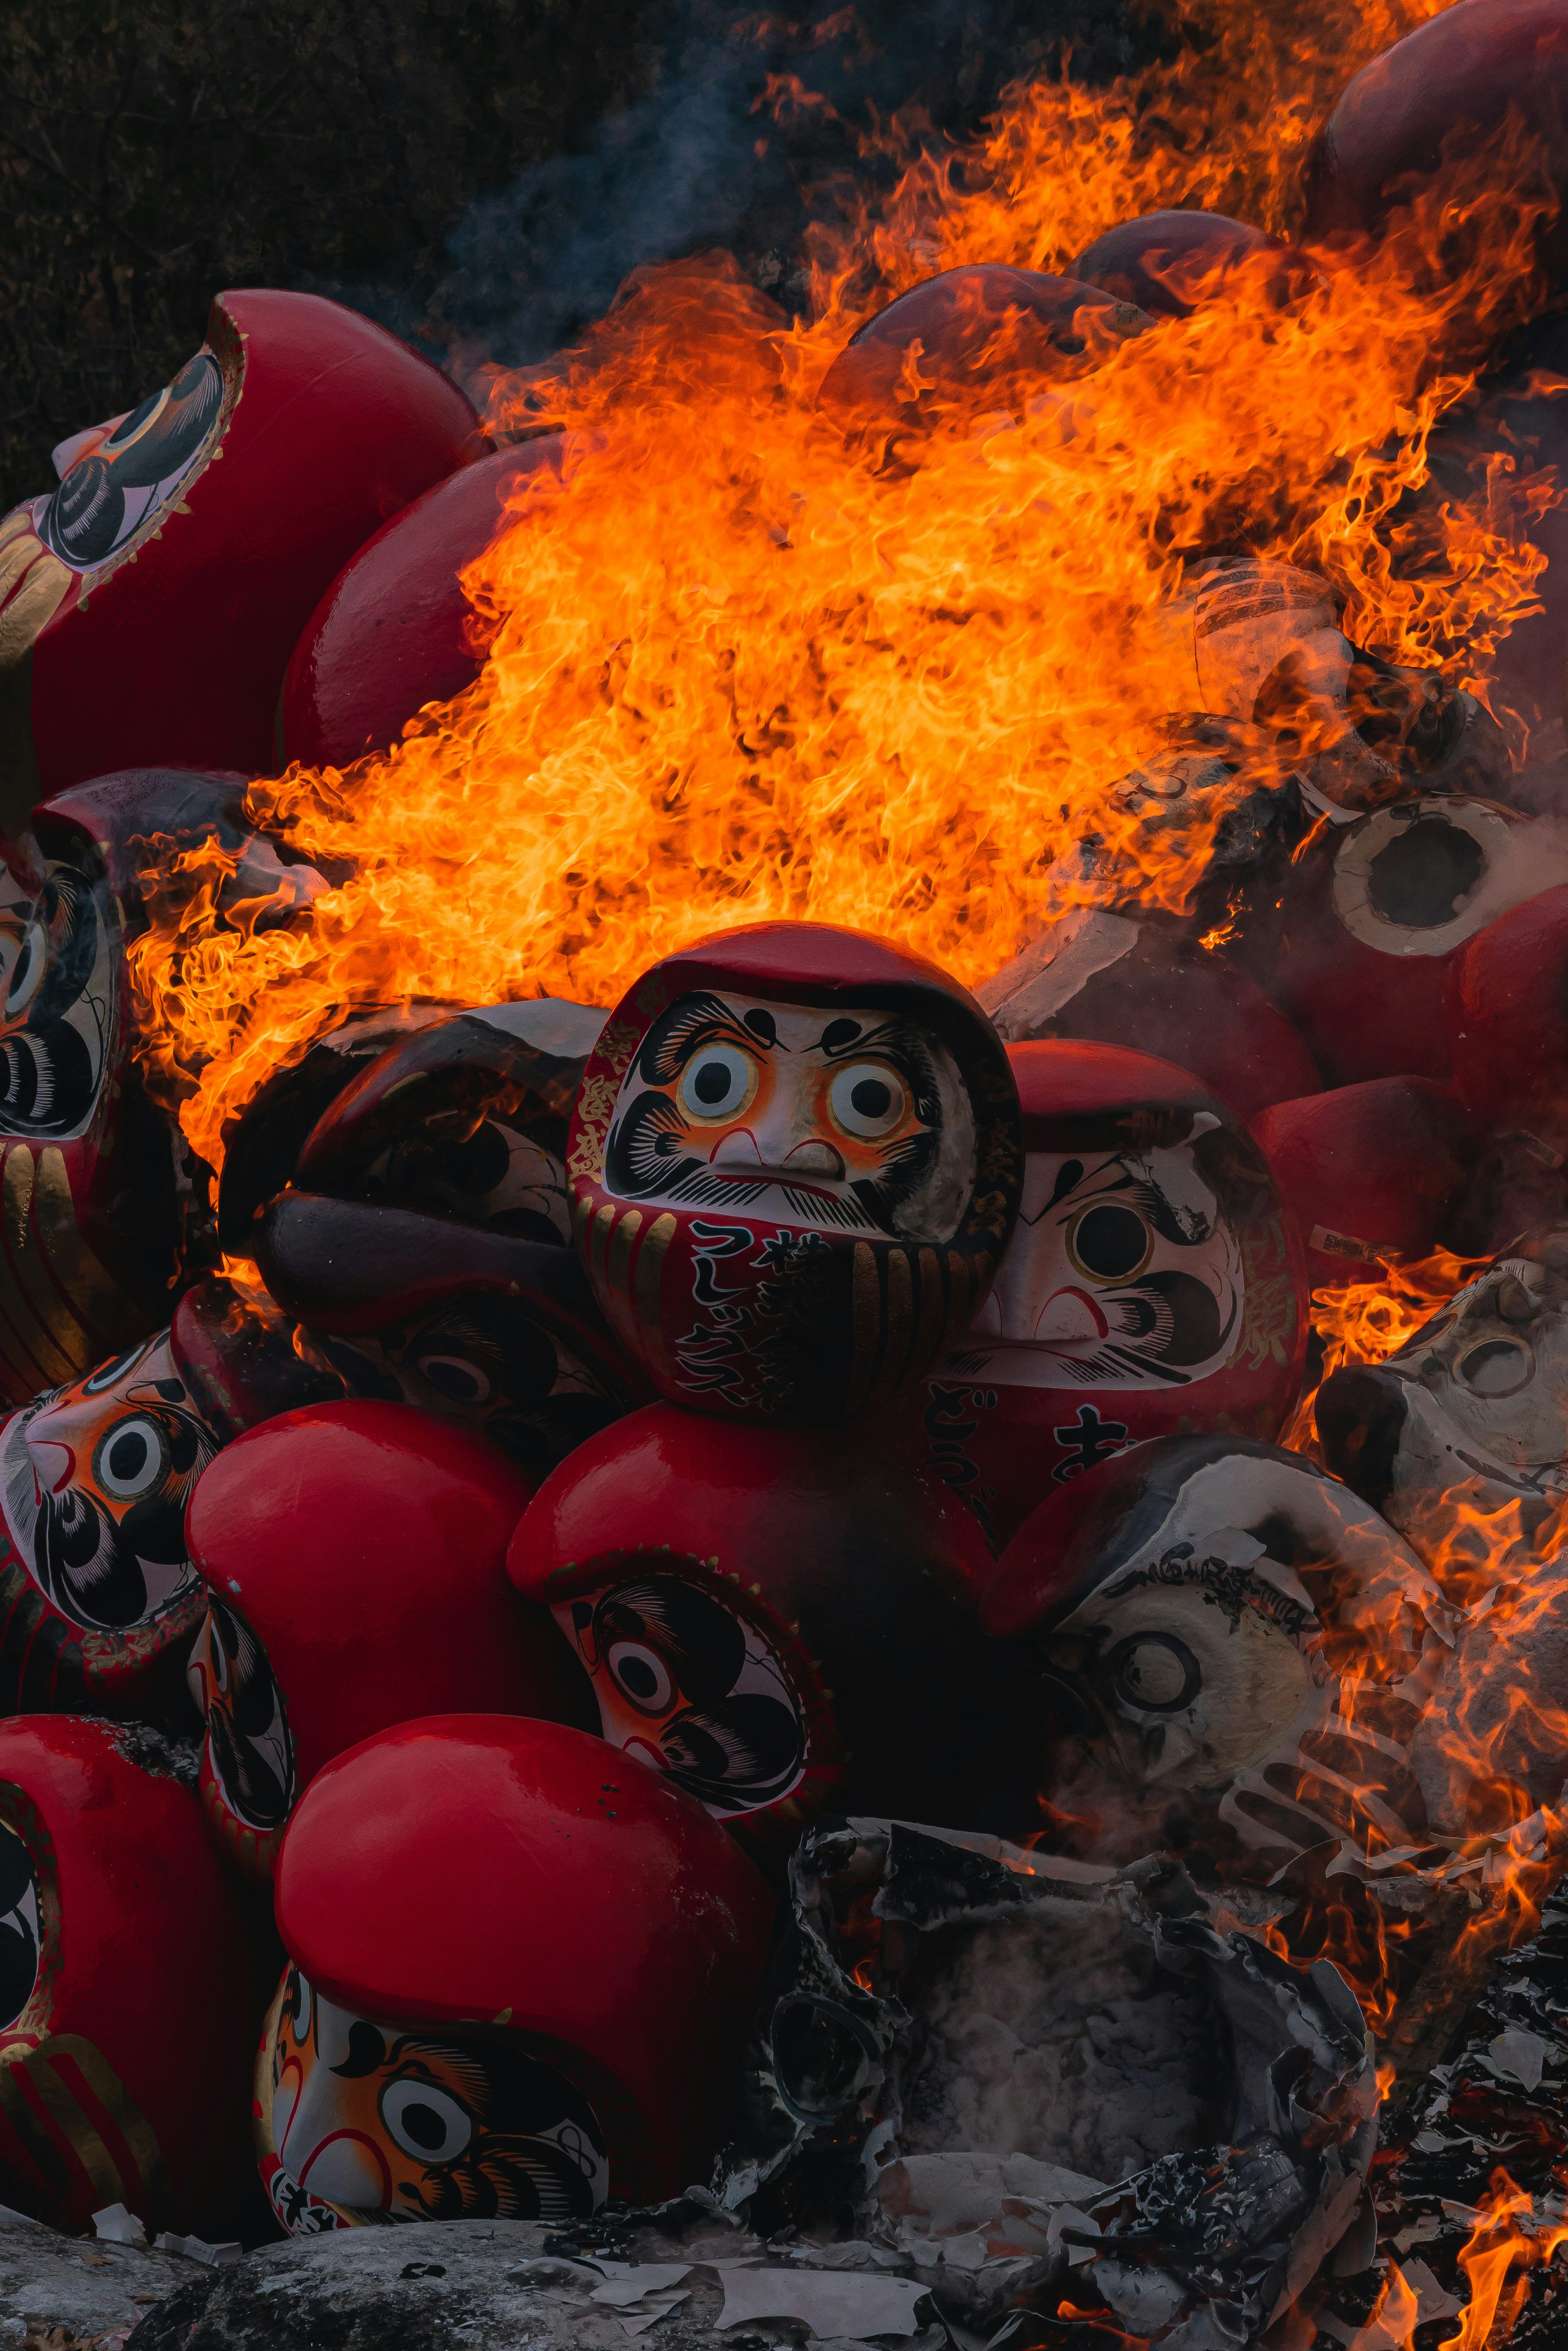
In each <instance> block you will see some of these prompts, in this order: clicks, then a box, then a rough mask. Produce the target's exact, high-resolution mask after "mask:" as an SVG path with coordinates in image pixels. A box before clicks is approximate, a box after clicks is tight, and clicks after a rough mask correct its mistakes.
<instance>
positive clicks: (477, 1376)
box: [419, 1355, 490, 1405]
mask: <svg viewBox="0 0 1568 2351" xmlns="http://www.w3.org/2000/svg"><path fill="white" fill-rule="evenodd" d="M419 1368H420V1371H421V1372H422V1373H423V1376H424V1377H425V1378H426V1379H427V1380H428V1381H429V1382H430V1384H431V1386H432V1387H433V1388H434V1389H436V1390H437V1391H438V1392H439V1394H440V1395H444V1396H445V1397H446V1399H447V1401H448V1402H449V1403H451V1404H466V1405H478V1404H488V1403H489V1401H490V1382H489V1379H488V1377H487V1376H486V1374H485V1373H484V1372H482V1371H481V1370H480V1368H479V1366H478V1364H471V1363H470V1362H469V1360H468V1358H467V1356H466V1355H421V1357H420V1359H419Z"/></svg>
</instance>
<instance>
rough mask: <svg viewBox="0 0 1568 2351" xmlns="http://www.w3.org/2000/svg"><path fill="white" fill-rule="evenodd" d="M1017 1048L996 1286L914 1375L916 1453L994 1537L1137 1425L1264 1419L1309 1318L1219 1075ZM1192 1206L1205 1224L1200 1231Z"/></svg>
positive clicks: (1286, 1382)
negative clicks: (1018, 1200)
mask: <svg viewBox="0 0 1568 2351" xmlns="http://www.w3.org/2000/svg"><path fill="white" fill-rule="evenodd" d="M1009 1061H1011V1063H1012V1065H1013V1071H1014V1074H1015V1076H1016V1078H1017V1080H1018V1086H1019V1100H1020V1102H1021V1103H1022V1106H1023V1132H1024V1144H1025V1149H1026V1151H1027V1153H1028V1155H1029V1169H1028V1173H1027V1174H1026V1177H1025V1186H1024V1201H1023V1207H1022V1209H1021V1211H1020V1214H1019V1223H1018V1226H1017V1228H1016V1229H1015V1233H1014V1238H1013V1239H1012V1241H1011V1242H1010V1243H1009V1252H1008V1255H1007V1257H1005V1258H1004V1259H1003V1263H1002V1269H1001V1271H1000V1273H999V1274H998V1280H997V1286H996V1289H995V1291H994V1292H993V1295H992V1298H991V1300H990V1301H988V1302H987V1304H986V1305H985V1306H984V1307H983V1308H982V1310H981V1314H980V1317H979V1319H978V1321H977V1322H976V1323H975V1325H974V1326H973V1327H972V1328H971V1329H970V1330H969V1331H967V1332H965V1334H964V1335H963V1337H962V1338H961V1339H960V1340H959V1341H958V1343H957V1344H956V1346H954V1347H953V1348H952V1349H951V1350H950V1351H949V1352H948V1353H947V1354H946V1356H945V1357H944V1359H943V1361H942V1362H941V1363H940V1364H938V1365H937V1367H936V1370H935V1371H934V1372H933V1373H932V1374H931V1376H930V1378H929V1379H928V1380H927V1382H926V1393H927V1398H928V1402H927V1405H926V1410H925V1438H926V1445H925V1455H924V1458H925V1464H926V1466H927V1468H930V1469H931V1470H933V1471H934V1472H935V1473H936V1474H937V1475H939V1476H941V1477H943V1478H945V1479H946V1480H947V1481H948V1483H949V1484H951V1485H952V1486H953V1487H954V1488H955V1489H956V1491H957V1492H958V1493H960V1494H962V1495H963V1496H964V1497H965V1499H967V1501H968V1502H969V1504H970V1507H971V1509H973V1510H975V1512H976V1515H977V1517H978V1518H979V1520H980V1521H981V1523H982V1525H983V1526H984V1527H985V1528H986V1530H987V1531H988V1534H989V1536H990V1539H991V1541H992V1542H993V1543H994V1544H996V1545H998V1547H999V1546H1000V1545H1001V1544H1003V1543H1005V1542H1006V1541H1007V1540H1008V1538H1009V1535H1010V1534H1011V1533H1012V1531H1013V1530H1014V1529H1015V1528H1016V1527H1017V1526H1019V1523H1020V1522H1021V1521H1022V1520H1023V1519H1024V1518H1025V1517H1027V1516H1028V1514H1029V1513H1030V1510H1033V1509H1034V1508H1035V1506H1036V1504H1037V1503H1040V1502H1041V1501H1042V1500H1043V1499H1044V1498H1045V1497H1046V1496H1047V1495H1048V1494H1050V1493H1051V1492H1052V1491H1053V1489H1058V1488H1060V1487H1061V1486H1063V1485H1069V1484H1071V1485H1073V1486H1076V1485H1077V1484H1078V1483H1079V1482H1081V1481H1082V1475H1083V1472H1084V1471H1085V1470H1088V1469H1092V1468H1094V1466H1095V1465H1096V1464H1097V1463H1098V1462H1100V1461H1103V1460H1105V1459H1108V1458H1111V1457H1112V1456H1113V1455H1114V1454H1116V1453H1119V1452H1122V1451H1124V1450H1126V1449H1127V1448H1128V1447H1131V1446H1134V1445H1136V1444H1139V1443H1141V1442H1143V1441H1144V1440H1145V1438H1148V1437H1164V1436H1167V1435H1173V1434H1179V1435H1184V1436H1185V1435H1201V1434H1207V1433H1210V1432H1216V1431H1222V1432H1225V1433H1228V1434H1233V1435H1237V1436H1243V1437H1257V1438H1261V1439H1264V1440H1268V1439H1271V1438H1272V1437H1275V1436H1276V1435H1277V1434H1278V1432H1279V1430H1280V1428H1281V1425H1282V1423H1283V1421H1284V1418H1285V1416H1286V1415H1287V1413H1288V1412H1289V1411H1290V1409H1291V1405H1293V1404H1294V1402H1295V1399H1296V1394H1297V1391H1298V1388H1299V1386H1300V1384H1301V1366H1302V1363H1303V1360H1304V1354H1305V1349H1306V1343H1307V1336H1308V1325H1307V1312H1306V1309H1307V1287H1306V1276H1305V1268H1304V1265H1303V1262H1302V1257H1301V1244H1300V1241H1299V1239H1298V1238H1297V1235H1296V1232H1295V1228H1294V1225H1293V1223H1292V1221H1291V1218H1290V1217H1287V1216H1286V1214H1285V1213H1284V1210H1283V1207H1282V1206H1281V1200H1280V1197H1279V1195H1278V1193H1277V1192H1276V1190H1275V1188H1274V1186H1273V1184H1272V1183H1271V1181H1270V1175H1269V1169H1268V1165H1267V1162H1266V1161H1265V1159H1264V1157H1263V1155H1262V1153H1261V1152H1260V1150H1259V1148H1258V1147H1257V1145H1256V1144H1254V1143H1253V1141H1252V1139H1251V1137H1250V1136H1249V1134H1248V1133H1247V1131H1246V1129H1245V1128H1244V1127H1243V1125H1242V1123H1241V1122H1240V1120H1239V1118H1237V1117H1236V1116H1235V1114H1234V1113H1233V1112H1232V1111H1230V1110H1229V1109H1228V1107H1227V1106H1226V1105H1225V1104H1224V1103H1223V1102H1220V1100H1219V1099H1218V1096H1217V1095H1215V1094H1211V1093H1210V1092H1207V1089H1206V1088H1205V1087H1203V1086H1202V1085H1200V1084H1199V1083H1198V1082H1197V1080H1196V1079H1195V1078H1193V1077H1192V1076H1191V1075H1190V1073H1189V1072H1188V1071H1185V1070H1178V1069H1176V1068H1175V1067H1174V1066H1173V1065H1172V1064H1171V1063H1169V1062H1166V1061H1156V1060H1155V1059H1154V1058H1153V1056H1152V1055H1149V1054H1145V1053H1134V1052H1129V1051H1127V1050H1124V1048H1121V1047H1118V1046H1113V1045H1091V1044H1080V1043H1069V1042H1067V1041H1065V1040H1063V1041H1061V1042H1055V1043H1049V1042H1048V1043H1042V1044H1029V1045H1014V1046H1011V1047H1010V1048H1009ZM1189 1151H1190V1155H1188V1153H1189ZM1159 1154H1163V1155H1164V1156H1163V1157H1161V1156H1156V1155H1159ZM1075 1168H1076V1169H1077V1171H1078V1173H1077V1175H1076V1176H1075V1175H1073V1173H1072V1171H1073V1170H1074V1169H1075ZM1156 1184H1164V1185H1165V1186H1166V1187H1167V1191H1168V1197H1167V1198H1166V1201H1165V1202H1164V1204H1163V1205H1162V1204H1161V1203H1160V1202H1158V1201H1156V1200H1155V1198H1154V1197H1153V1195H1152V1193H1151V1191H1150V1188H1149V1187H1150V1186H1153V1185H1156ZM1161 1217H1164V1219H1165V1225H1164V1226H1162V1224H1161V1222H1160V1218H1161ZM1200 1219H1207V1220H1208V1221H1209V1222H1210V1223H1211V1225H1212V1226H1213V1228H1214V1230H1213V1232H1212V1234H1211V1237H1210V1238H1207V1240H1206V1239H1202V1238H1199V1239H1197V1240H1196V1241H1195V1240H1193V1239H1192V1238H1191V1235H1192V1232H1193V1230H1194V1229H1195V1228H1196V1224H1197V1220H1200ZM1184 1226H1185V1227H1186V1228H1187V1234H1188V1238H1187V1239H1186V1240H1182V1239H1179V1238H1173V1233H1175V1232H1177V1231H1179V1230H1180V1229H1181V1228H1183V1227H1184ZM1166 1228H1170V1229H1166ZM1192 1285H1196V1287H1193V1286H1192ZM1200 1292H1202V1293H1207V1297H1208V1298H1209V1299H1210V1300H1211V1301H1213V1302H1212V1306H1209V1305H1207V1304H1206V1303H1205V1298H1204V1296H1203V1295H1200ZM1211 1316H1212V1321H1211V1319H1210V1318H1211ZM1162 1317H1166V1318H1168V1328H1169V1336H1168V1337H1166V1336H1165V1335H1164V1329H1163V1326H1162V1320H1161V1318H1162ZM1102 1326H1103V1327H1102ZM1042 1332H1043V1333H1044V1334H1045V1335H1044V1336H1043V1337H1042V1336H1041V1335H1040V1334H1041V1333H1042Z"/></svg>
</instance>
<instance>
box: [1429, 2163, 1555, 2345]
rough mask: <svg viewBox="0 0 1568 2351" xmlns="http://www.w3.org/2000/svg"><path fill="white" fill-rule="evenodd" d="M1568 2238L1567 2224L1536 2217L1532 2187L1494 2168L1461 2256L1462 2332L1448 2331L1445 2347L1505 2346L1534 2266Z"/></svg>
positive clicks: (1526, 2292)
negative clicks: (1465, 2300) (1464, 2283)
mask: <svg viewBox="0 0 1568 2351" xmlns="http://www.w3.org/2000/svg"><path fill="white" fill-rule="evenodd" d="M1563 2243H1568V2224H1565V2223H1564V2222H1563V2221H1560V2220H1559V2221H1550V2222H1547V2223H1546V2224H1545V2225H1544V2226H1542V2225H1541V2224H1539V2223H1537V2222H1536V2220H1535V2219H1534V2205H1533V2202H1532V2199H1531V2197H1530V2195H1529V2193H1528V2191H1527V2190H1526V2189H1522V2188H1516V2187H1515V2185H1514V2183H1513V2181H1512V2180H1511V2179H1510V2178H1509V2176H1508V2173H1507V2172H1506V2171H1504V2170H1501V2169H1499V2170H1497V2171H1494V2172H1493V2174H1492V2176H1491V2179H1490V2183H1489V2185H1488V2188H1487V2193H1486V2198H1485V2199H1484V2201H1483V2203H1482V2205H1481V2207H1480V2210H1479V2212H1478V2213H1477V2216H1476V2223H1475V2227H1474V2228H1473V2229H1472V2230H1471V2231H1470V2236H1469V2242H1468V2243H1467V2244H1466V2246H1465V2247H1464V2249H1463V2251H1462V2252H1460V2254H1459V2257H1458V2259H1459V2267H1460V2268H1461V2269H1462V2270H1463V2271H1464V2273H1465V2275H1466V2277H1467V2278H1468V2279H1469V2288H1470V2298H1469V2304H1468V2305H1467V2307H1466V2309H1465V2311H1464V2312H1463V2314H1462V2315H1461V2317H1460V2320H1459V2329H1458V2334H1457V2335H1447V2336H1445V2338H1444V2341H1443V2345H1442V2351H1501V2346H1502V2345H1504V2344H1505V2343H1506V2342H1507V2341H1508V2339H1509V2336H1510V2335H1511V2334H1512V2332H1513V2328H1514V2325H1515V2323H1516V2321H1517V2320H1518V2317H1519V2314H1520V2313H1521V2310H1522V2308H1523V2306H1524V2300H1525V2296H1526V2295H1527V2294H1528V2293H1529V2291H1530V2274H1529V2273H1530V2272H1531V2270H1532V2269H1535V2268H1538V2267H1540V2266H1541V2265H1542V2263H1544V2262H1550V2261H1551V2260H1552V2258H1553V2256H1554V2255H1555V2253H1556V2252H1557V2248H1558V2246H1559V2245H1561V2244H1563ZM1511 2273H1517V2274H1514V2275H1512V2277H1511Z"/></svg>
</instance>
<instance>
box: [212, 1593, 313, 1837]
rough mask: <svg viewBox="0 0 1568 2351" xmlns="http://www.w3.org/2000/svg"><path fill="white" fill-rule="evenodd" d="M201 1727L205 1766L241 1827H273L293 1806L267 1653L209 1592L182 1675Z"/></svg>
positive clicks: (284, 1729) (284, 1734)
mask: <svg viewBox="0 0 1568 2351" xmlns="http://www.w3.org/2000/svg"><path fill="white" fill-rule="evenodd" d="M186 1679H187V1681H188V1683H189V1685H190V1689H191V1695H192V1697H193V1698H194V1699H195V1702H196V1704H197V1706H198V1707H199V1708H201V1711H202V1714H203V1716H204V1719H205V1721H206V1726H207V1761H208V1763H209V1765H210V1767H211V1770H212V1773H213V1777H214V1780H215V1781H216V1782H217V1784H218V1786H219V1788H220V1789H221V1791H222V1792H223V1797H224V1801H225V1803H226V1804H227V1806H228V1808H229V1810H230V1812H232V1813H234V1815H235V1818H236V1819H237V1820H240V1821H243V1822H244V1823H245V1824H246V1827H247V1828H252V1829H256V1830H259V1831H263V1832H265V1831H267V1830H269V1829H276V1828H281V1826H282V1825H283V1823H284V1822H285V1821H286V1820H287V1818H288V1814H289V1812H290V1810H291V1809H292V1807H293V1803H294V1795H295V1771H294V1741H293V1740H292V1738H291V1737H290V1735H289V1729H288V1718H287V1714H286V1713H285V1711H284V1706H283V1693H282V1691H281V1690H280V1689H279V1688H278V1687H277V1679H276V1677H275V1676H274V1674H273V1670H272V1667H271V1665H270V1663H269V1662H268V1659H267V1651H266V1650H265V1649H264V1648H263V1646H262V1645H261V1643H260V1642H259V1641H258V1640H257V1638H256V1635H255V1634H254V1633H253V1632H252V1631H251V1629H250V1626H249V1625H247V1624H246V1622H245V1620H244V1618H243V1617H241V1616H238V1615H236V1614H235V1612H234V1610H233V1609H232V1608H225V1605H224V1604H223V1602H222V1601H221V1600H219V1599H218V1598H217V1597H216V1596H215V1594H210V1595H209V1597H208V1602H207V1616H206V1622H205V1623H204V1625H203V1626H202V1629H201V1631H200V1633H199V1634H198V1635H196V1641H195V1646H193V1649H192V1651H191V1662H190V1665H189V1667H188V1668H187V1671H186Z"/></svg>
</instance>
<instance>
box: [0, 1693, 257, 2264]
mask: <svg viewBox="0 0 1568 2351" xmlns="http://www.w3.org/2000/svg"><path fill="white" fill-rule="evenodd" d="M175 1760H176V1759H175V1757H174V1755H173V1751H172V1750H163V1749H162V1747H161V1744H160V1742H159V1741H158V1740H156V1739H152V1738H151V1737H150V1736H149V1735H148V1734H146V1733H140V1734H132V1733H128V1732H123V1731H117V1730H114V1729H110V1726H109V1725H108V1724H105V1723H96V1722H84V1721H77V1720H70V1719H65V1718H61V1717H56V1716H35V1717H31V1718H28V1719H25V1720H21V1721H12V1722H7V1723H5V1724H0V1904H3V1905H4V1909H3V1910H0V2176H3V2177H4V2180H5V2195H6V2198H7V2199H8V2200H9V2201H10V2202H11V2203H12V2204H14V2205H16V2206H17V2207H19V2208H20V2209H21V2210H24V2211H26V2212H31V2213H34V2214H36V2215H37V2216H38V2217H39V2218H40V2219H43V2220H48V2221H49V2222H50V2224H51V2225H52V2226H54V2227H56V2228H60V2229H68V2230H73V2231H79V2230H83V2229H85V2228H86V2227H87V2225H88V2222H89V2219H90V2216H91V2215H92V2213H93V2212H94V2211H95V2210H99V2209H101V2207H102V2206H104V2205H105V2204H116V2203H120V2204H124V2205H125V2206H126V2207H127V2208H128V2209H129V2210H131V2211H132V2212H134V2213H135V2214H136V2215H137V2216H138V2218H139V2219H140V2220H141V2221H142V2222H143V2224H144V2225H145V2227H146V2230H147V2232H148V2235H149V2236H150V2237H151V2236H152V2234H153V2233H154V2232H155V2231H158V2230H160V2229H169V2228H172V2229H187V2230H194V2231H197V2232H199V2233H203V2232H204V2233H206V2234H208V2235H210V2236H214V2237H218V2238H223V2237H227V2236H231V2235H233V2234H234V2233H235V2219H236V2213H237V2210H238V2208H239V2204H240V2199H241V2193H242V2189H243V2188H244V2184H245V2178H246V2158H247V2154H248V2150H247V2149H246V2141H245V2128H244V2119H243V2118H244V2114H245V2082H246V2067H247V2064H248V2062H249V2057H250V2053H251V2051H252V2049H253V2048H254V2045H255V2035H256V2022H257V2019H258V2017H259V2016H260V2013H261V2010H262V2006H263V2003H264V2001H265V2000H266V1990H265V1983H264V1980H263V1978H262V1975H261V1973H260V1970H259V1968H258V1966H257V1962H256V1955H255V1953H254V1952H253V1949H252V1948H251V1935H250V1929H249V1928H248V1925H247V1922H246V1917H245V1912H244V1907H243V1905H242V1903H241V1902H240V1900H239V1898H238V1896H237V1895H236V1894H235V1889H234V1887H233V1886H232V1885H231V1884H230V1882H229V1879H228V1877H227V1876H226V1874H225V1870H224V1867H223V1865H222V1863H221V1861H220V1860H219V1858H218V1855H216V1854H215V1853H214V1850H213V1847H212V1844H211V1842H210V1840H209V1839H208V1837H207V1836H206V1834H205V1832H204V1828H203V1825H202V1817H201V1809H200V1806H199V1805H198V1803H197V1802H196V1799H195V1796H194V1795H193V1793H192V1792H191V1790H190V1789H189V1788H188V1787H186V1786H184V1785H183V1784H182V1782H181V1781H180V1780H179V1779H178V1778H177V1777H176V1776H175V1775H174V1763H175ZM170 2017H177V2018H178V2019H179V2032H178V2046H177V2048H172V2047H171V2043H170V2039H169V2036H168V2034H167V2033H166V2032H164V2031H162V2030H161V2029H160V2028H159V2020H161V2019H167V2018H170Z"/></svg>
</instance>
